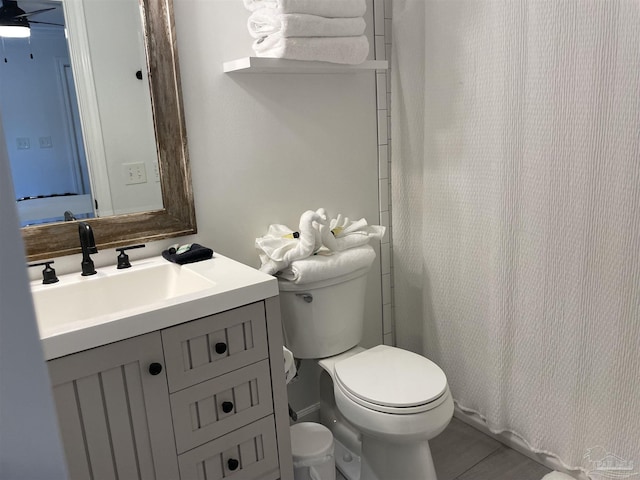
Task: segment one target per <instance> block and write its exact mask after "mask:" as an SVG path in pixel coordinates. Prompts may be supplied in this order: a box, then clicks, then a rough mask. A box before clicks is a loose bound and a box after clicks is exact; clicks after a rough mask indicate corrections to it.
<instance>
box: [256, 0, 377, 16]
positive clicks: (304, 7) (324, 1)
mask: <svg viewBox="0 0 640 480" xmlns="http://www.w3.org/2000/svg"><path fill="white" fill-rule="evenodd" d="M244 6H245V7H246V8H247V10H251V11H252V12H255V11H256V10H259V9H261V8H271V9H274V10H277V11H278V12H279V13H308V14H310V15H320V16H321V17H331V18H335V17H362V16H363V15H364V14H365V12H366V11H367V3H366V0H244Z"/></svg>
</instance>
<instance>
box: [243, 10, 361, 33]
mask: <svg viewBox="0 0 640 480" xmlns="http://www.w3.org/2000/svg"><path fill="white" fill-rule="evenodd" d="M247 27H248V28H249V34H250V35H251V36H252V37H253V38H262V37H266V36H267V35H272V34H274V33H280V34H281V35H282V36H283V37H355V36H358V35H362V34H363V33H364V29H365V27H366V24H365V21H364V18H362V17H353V18H327V17H320V16H318V15H308V14H306V13H278V11H277V10H273V9H271V8H261V9H260V10H256V11H255V12H253V13H252V14H251V16H250V17H249V21H248V22H247Z"/></svg>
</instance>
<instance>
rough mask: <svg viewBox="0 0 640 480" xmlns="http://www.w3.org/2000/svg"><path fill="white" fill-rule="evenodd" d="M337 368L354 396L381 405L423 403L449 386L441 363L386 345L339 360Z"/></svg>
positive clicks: (341, 381)
mask: <svg viewBox="0 0 640 480" xmlns="http://www.w3.org/2000/svg"><path fill="white" fill-rule="evenodd" d="M334 368H335V374H336V375H337V377H338V379H339V380H340V383H341V384H342V386H343V387H344V388H346V389H347V390H348V391H349V392H350V393H351V394H352V395H354V396H356V397H358V398H361V399H362V400H365V401H367V402H369V403H372V404H375V405H380V406H387V407H414V406H419V405H424V404H427V403H429V402H432V401H434V400H436V399H438V398H440V397H441V396H442V395H443V394H444V393H445V391H446V389H447V377H446V376H445V374H444V372H443V371H442V369H441V368H440V367H438V365H436V364H435V363H433V362H432V361H431V360H429V359H427V358H425V357H423V356H422V355H418V354H416V353H413V352H409V351H407V350H402V349H400V348H395V347H390V346H387V345H378V346H377V347H373V348H370V349H368V350H365V351H364V352H362V353H359V354H357V355H354V356H352V357H349V358H347V359H345V360H342V361H340V362H337V363H336V364H335V367H334ZM372 378H375V380H373V381H372Z"/></svg>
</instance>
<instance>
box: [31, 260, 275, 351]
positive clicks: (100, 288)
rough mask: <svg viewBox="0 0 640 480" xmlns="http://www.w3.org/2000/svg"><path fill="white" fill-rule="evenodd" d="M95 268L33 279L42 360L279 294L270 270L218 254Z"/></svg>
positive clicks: (32, 291) (32, 286) (141, 261)
mask: <svg viewBox="0 0 640 480" xmlns="http://www.w3.org/2000/svg"><path fill="white" fill-rule="evenodd" d="M97 270H98V273H97V274H96V275H92V276H89V277H82V276H81V275H80V273H73V274H69V275H61V276H60V277H59V279H60V281H59V282H58V283H55V284H51V285H42V283H41V282H38V281H34V282H32V283H31V293H32V296H33V303H34V307H35V311H36V317H37V321H38V329H39V331H40V338H41V340H42V343H43V348H44V353H45V358H46V359H47V360H50V359H52V358H57V357H59V356H62V355H68V354H70V353H75V352H78V351H81V350H86V349H88V348H93V347H96V346H99V345H104V344H107V343H111V342H114V341H117V340H122V339H124V338H129V337H132V336H135V335H141V334H143V333H147V332H151V331H154V330H160V329H162V328H166V327H169V326H172V325H175V324H178V323H182V322H185V321H189V320H193V319H196V318H200V317H203V316H207V315H212V314H215V313H218V312H221V311H224V310H229V309H231V308H236V307H239V306H242V305H246V304H248V303H252V302H255V301H258V300H262V299H264V298H268V297H270V296H274V295H277V294H278V286H277V281H276V280H275V278H274V277H271V276H269V275H265V274H263V273H261V272H259V271H257V270H254V269H253V268H250V267H247V266H246V265H243V264H241V263H238V262H235V261H233V260H231V259H229V258H226V257H224V256H222V255H219V254H216V256H215V257H214V258H213V259H211V260H206V261H203V262H198V263H193V264H189V265H183V266H180V265H176V264H174V263H169V262H167V261H166V260H164V259H163V258H162V257H156V258H152V259H147V260H140V261H137V262H132V267H131V268H128V269H124V270H117V269H116V267H115V266H110V267H103V268H98V269H97Z"/></svg>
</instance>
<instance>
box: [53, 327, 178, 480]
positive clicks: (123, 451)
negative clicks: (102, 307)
mask: <svg viewBox="0 0 640 480" xmlns="http://www.w3.org/2000/svg"><path fill="white" fill-rule="evenodd" d="M162 358H163V356H162V342H161V340H160V334H159V333H158V332H154V333H150V334H147V335H143V336H140V337H135V338H131V339H128V340H124V341H122V342H117V343H113V344H110V345H105V346H103V347H100V348H95V349H92V350H87V351H85V352H80V353H77V354H74V355H69V356H67V357H62V358H59V359H56V360H52V361H50V362H49V363H48V366H49V372H50V376H51V379H52V383H53V387H54V388H53V391H54V398H55V401H56V408H57V411H58V417H59V422H60V426H61V432H62V437H63V443H64V448H65V453H66V455H67V461H68V463H69V470H70V472H71V478H72V479H78V480H84V479H86V478H94V479H116V478H120V479H123V478H126V479H127V480H128V479H141V480H147V479H148V480H158V479H167V480H175V479H176V478H177V477H178V468H177V455H176V451H175V441H174V438H173V429H172V426H171V411H170V407H169V401H168V389H167V383H166V376H165V374H164V372H161V373H160V374H158V375H151V374H149V372H148V367H149V364H150V363H152V362H163V361H162Z"/></svg>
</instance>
